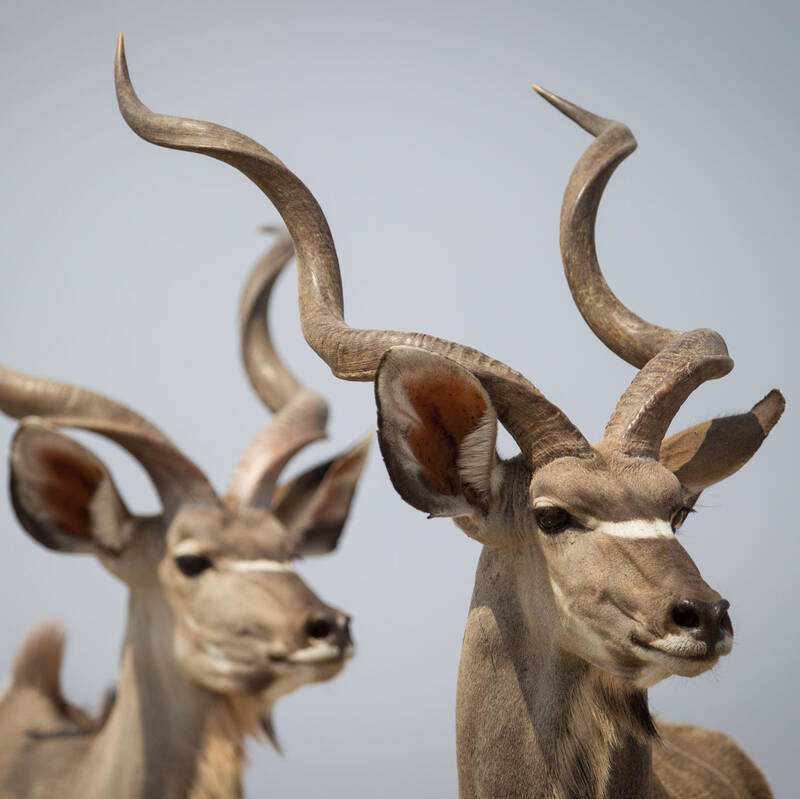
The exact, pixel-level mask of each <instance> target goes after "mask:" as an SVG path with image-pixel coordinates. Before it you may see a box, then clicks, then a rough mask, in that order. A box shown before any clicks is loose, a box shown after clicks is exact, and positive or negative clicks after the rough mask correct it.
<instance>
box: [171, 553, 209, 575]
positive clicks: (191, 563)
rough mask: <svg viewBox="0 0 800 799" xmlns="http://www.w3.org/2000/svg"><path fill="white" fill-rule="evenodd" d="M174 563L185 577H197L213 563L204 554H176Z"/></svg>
mask: <svg viewBox="0 0 800 799" xmlns="http://www.w3.org/2000/svg"><path fill="white" fill-rule="evenodd" d="M175 565H176V566H177V567H178V569H179V570H180V572H181V574H183V575H184V576H185V577H197V576H198V575H200V574H202V573H203V572H204V571H206V570H207V569H210V568H211V566H212V565H213V564H212V563H211V560H210V559H209V558H207V557H206V556H205V555H199V554H197V555H178V556H177V557H176V558H175Z"/></svg>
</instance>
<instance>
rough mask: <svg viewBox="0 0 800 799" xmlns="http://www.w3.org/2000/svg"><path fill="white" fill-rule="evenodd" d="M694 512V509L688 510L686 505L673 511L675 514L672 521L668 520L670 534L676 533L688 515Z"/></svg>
mask: <svg viewBox="0 0 800 799" xmlns="http://www.w3.org/2000/svg"><path fill="white" fill-rule="evenodd" d="M694 512H695V510H694V508H690V507H688V506H686V505H684V507H682V508H681V509H680V510H677V511H675V513H674V514H673V516H672V519H671V520H670V524H671V525H672V532H673V533H676V532H678V530H679V529H680V526H681V525H682V524H683V523H684V522H685V521H686V517H687V516H688V515H689V514H690V513H694Z"/></svg>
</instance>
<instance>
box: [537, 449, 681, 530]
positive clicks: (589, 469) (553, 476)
mask: <svg viewBox="0 0 800 799" xmlns="http://www.w3.org/2000/svg"><path fill="white" fill-rule="evenodd" d="M539 497H548V498H550V499H552V500H553V501H554V502H556V503H557V504H559V505H561V506H563V507H564V508H565V510H568V511H570V512H571V513H574V514H575V515H578V516H580V515H586V516H591V517H594V518H595V519H599V520H603V521H610V522H618V521H626V520H629V519H669V518H670V517H671V515H672V514H673V513H674V512H675V510H676V504H679V503H680V502H681V488H680V483H679V482H678V480H677V478H676V477H675V475H674V474H672V472H670V471H669V470H668V469H665V468H664V467H663V466H662V465H661V464H660V463H658V461H655V460H652V459H650V458H631V457H627V456H624V455H614V456H612V457H601V456H598V457H596V458H594V459H592V460H586V459H581V458H560V459H558V460H556V461H553V462H552V463H549V464H548V465H547V466H544V467H542V468H541V469H540V470H539V471H538V472H536V473H535V474H534V476H533V479H532V480H531V485H530V501H531V503H533V502H534V501H535V500H536V499H537V498H539Z"/></svg>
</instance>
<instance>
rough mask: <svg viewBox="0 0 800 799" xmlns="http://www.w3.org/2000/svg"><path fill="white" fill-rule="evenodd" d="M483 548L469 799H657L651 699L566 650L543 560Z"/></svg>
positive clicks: (474, 609) (470, 702)
mask: <svg viewBox="0 0 800 799" xmlns="http://www.w3.org/2000/svg"><path fill="white" fill-rule="evenodd" d="M526 560H527V562H526V563H524V564H523V563H521V562H520V556H519V552H518V551H513V550H511V549H503V550H498V549H490V548H488V547H486V548H484V550H483V553H482V555H481V558H480V561H479V564H478V570H477V575H476V580H475V589H474V592H473V597H472V603H471V606H470V613H469V618H468V621H467V628H466V633H465V636H464V646H463V649H462V653H461V664H460V669H459V681H458V698H457V709H456V722H457V750H458V765H459V790H460V795H461V797H462V799H468V798H469V799H473V798H475V799H477V797H488V796H507V797H527V796H539V795H542V796H553V797H555V799H577V798H579V799H610V797H618V796H625V797H626V799H645V798H647V799H650V797H652V796H653V795H654V794H653V790H654V788H653V785H652V770H651V750H650V732H649V731H650V729H651V728H650V724H651V721H650V715H649V711H648V709H647V696H646V693H645V692H643V691H638V690H633V689H630V688H628V687H626V685H625V684H624V683H623V682H622V681H621V680H618V679H617V678H614V677H611V676H610V675H608V674H606V673H605V672H602V671H601V670H599V669H597V668H595V667H593V666H591V665H590V664H588V663H587V662H586V661H584V660H582V659H580V658H578V657H576V656H574V655H572V654H570V653H568V652H566V651H564V650H563V649H562V648H561V646H560V645H559V642H558V640H557V636H556V630H557V627H556V625H557V624H558V622H557V616H556V613H555V609H554V607H553V602H552V598H551V597H550V596H549V588H548V581H547V575H546V571H545V566H544V563H543V562H539V563H536V562H533V563H531V561H530V559H529V557H528V556H526Z"/></svg>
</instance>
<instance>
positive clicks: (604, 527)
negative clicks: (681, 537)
mask: <svg viewBox="0 0 800 799" xmlns="http://www.w3.org/2000/svg"><path fill="white" fill-rule="evenodd" d="M594 530H595V531H596V532H598V533H605V534H606V535H613V536H616V537H617V538H674V537H675V533H674V532H673V531H672V526H671V525H670V523H669V522H665V521H663V520H662V519H631V520H630V521H627V522H601V521H598V522H597V526H596V527H594Z"/></svg>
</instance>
